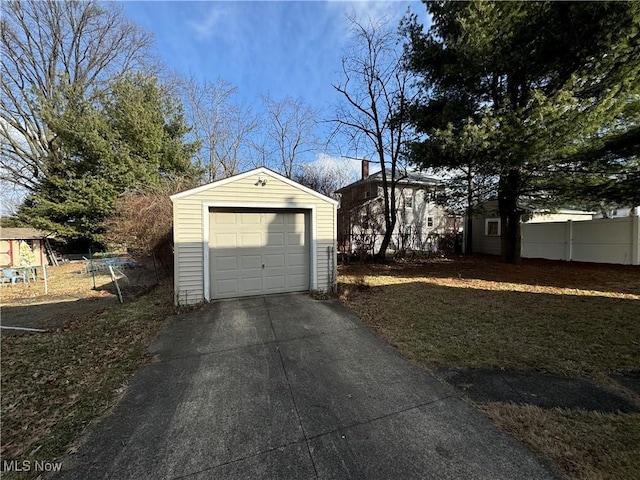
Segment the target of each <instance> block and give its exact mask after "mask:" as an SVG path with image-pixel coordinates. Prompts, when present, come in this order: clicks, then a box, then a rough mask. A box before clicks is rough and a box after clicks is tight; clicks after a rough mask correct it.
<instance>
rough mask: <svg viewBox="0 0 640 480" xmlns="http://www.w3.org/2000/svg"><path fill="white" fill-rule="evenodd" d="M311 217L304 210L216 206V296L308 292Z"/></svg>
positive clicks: (212, 245)
mask: <svg viewBox="0 0 640 480" xmlns="http://www.w3.org/2000/svg"><path fill="white" fill-rule="evenodd" d="M307 218H308V215H306V214H305V213H304V212H299V211H298V212H296V211H276V212H268V211H246V210H236V211H233V210H213V211H212V212H211V213H210V221H209V229H210V231H209V249H210V250H209V251H210V254H209V262H210V272H211V298H212V299H214V298H230V297H241V296H247V295H262V294H269V293H283V292H297V291H305V290H309V241H308V231H309V229H308V228H307Z"/></svg>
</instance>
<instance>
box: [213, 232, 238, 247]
mask: <svg viewBox="0 0 640 480" xmlns="http://www.w3.org/2000/svg"><path fill="white" fill-rule="evenodd" d="M214 243H215V246H216V248H237V247H238V241H237V235H236V234H235V233H216V234H215V238H214Z"/></svg>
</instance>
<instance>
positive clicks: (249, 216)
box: [233, 213, 262, 227]
mask: <svg viewBox="0 0 640 480" xmlns="http://www.w3.org/2000/svg"><path fill="white" fill-rule="evenodd" d="M233 215H236V216H237V219H238V220H237V223H238V224H239V225H249V226H250V227H253V226H255V225H259V224H260V222H261V221H262V214H261V213H234V214H233Z"/></svg>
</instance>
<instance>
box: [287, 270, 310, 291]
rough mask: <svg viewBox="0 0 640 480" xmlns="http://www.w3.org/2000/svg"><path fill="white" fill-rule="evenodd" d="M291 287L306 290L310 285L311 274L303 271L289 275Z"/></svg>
mask: <svg viewBox="0 0 640 480" xmlns="http://www.w3.org/2000/svg"><path fill="white" fill-rule="evenodd" d="M288 278H289V287H290V288H291V289H292V290H296V289H300V290H306V289H307V288H308V287H307V285H308V281H309V276H308V275H307V273H306V272H305V273H301V274H298V275H289V277H288Z"/></svg>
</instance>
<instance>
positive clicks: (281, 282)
mask: <svg viewBox="0 0 640 480" xmlns="http://www.w3.org/2000/svg"><path fill="white" fill-rule="evenodd" d="M285 286H286V282H285V276H284V275H271V276H269V275H268V276H267V277H266V289H267V290H268V291H274V290H278V291H280V290H282V289H284V288H285Z"/></svg>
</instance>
